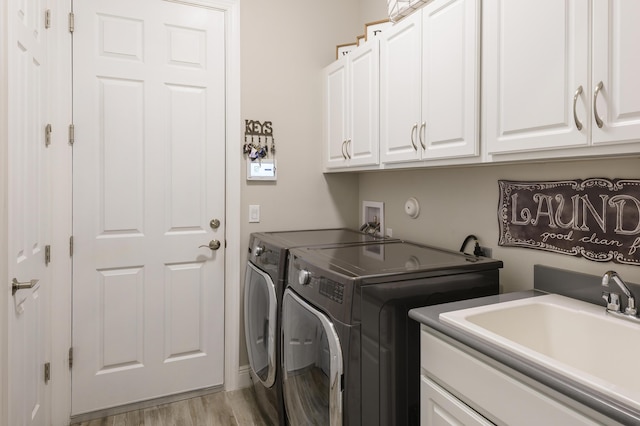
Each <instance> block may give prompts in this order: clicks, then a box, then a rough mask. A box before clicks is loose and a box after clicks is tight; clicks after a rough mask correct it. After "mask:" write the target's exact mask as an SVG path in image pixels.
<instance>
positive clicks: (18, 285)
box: [11, 278, 40, 296]
mask: <svg viewBox="0 0 640 426" xmlns="http://www.w3.org/2000/svg"><path fill="white" fill-rule="evenodd" d="M38 281H40V280H31V281H26V282H19V281H18V280H17V279H16V278H14V279H13V280H12V281H11V295H12V296H15V294H16V291H18V290H25V289H28V288H33V287H34V286H35V285H36V284H38Z"/></svg>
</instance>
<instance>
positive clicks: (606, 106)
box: [588, 0, 640, 144]
mask: <svg viewBox="0 0 640 426" xmlns="http://www.w3.org/2000/svg"><path fill="white" fill-rule="evenodd" d="M639 16H640V3H639V2H626V1H616V0H602V1H595V2H593V17H594V19H593V60H592V64H593V65H592V66H593V78H592V84H591V87H590V88H589V89H590V91H588V93H589V95H591V96H593V93H594V91H595V88H596V86H597V85H598V83H600V82H602V84H603V86H602V90H601V91H600V92H599V93H598V96H597V100H596V105H595V106H593V107H592V111H591V120H592V132H593V136H592V137H593V143H594V144H598V143H607V142H619V141H624V142H637V141H638V134H639V133H640V81H639V80H638V75H640V61H638V47H637V41H638V39H639V38H640V29H639V28H638V24H637V23H638V17H639ZM594 108H595V109H594ZM596 112H597V114H598V116H599V117H600V118H601V119H602V122H603V124H602V127H598V126H597V125H596V121H595V117H594V116H595V113H596Z"/></svg>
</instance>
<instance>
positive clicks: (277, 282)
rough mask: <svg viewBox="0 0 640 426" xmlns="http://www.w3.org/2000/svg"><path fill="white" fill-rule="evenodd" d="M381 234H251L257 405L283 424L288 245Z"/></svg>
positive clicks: (250, 330) (249, 332) (248, 297)
mask: <svg viewBox="0 0 640 426" xmlns="http://www.w3.org/2000/svg"><path fill="white" fill-rule="evenodd" d="M378 241H380V238H377V237H373V236H371V235H367V234H363V233H362V232H358V231H353V230H350V229H318V230H302V231H281V232H263V233H253V234H251V238H250V240H249V260H248V262H247V268H246V272H245V285H244V325H245V336H246V343H247V352H248V354H249V364H250V366H251V369H250V375H251V379H252V381H253V384H254V389H255V391H256V398H257V400H258V405H259V406H260V408H261V410H262V411H263V412H264V414H265V415H267V416H268V417H270V418H272V419H274V417H275V416H278V418H279V420H278V422H279V423H280V424H284V422H285V416H284V404H283V400H282V379H281V373H280V371H281V357H280V308H281V302H282V295H283V293H284V285H285V277H286V272H287V267H286V266H287V255H288V253H289V249H290V248H292V247H301V246H322V245H327V244H332V245H335V244H368V243H375V242H378Z"/></svg>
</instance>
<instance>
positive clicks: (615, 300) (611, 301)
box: [602, 291, 620, 312]
mask: <svg viewBox="0 0 640 426" xmlns="http://www.w3.org/2000/svg"><path fill="white" fill-rule="evenodd" d="M602 298H603V299H604V301H605V302H607V310H609V311H613V312H620V295H619V294H617V293H609V292H607V291H603V292H602Z"/></svg>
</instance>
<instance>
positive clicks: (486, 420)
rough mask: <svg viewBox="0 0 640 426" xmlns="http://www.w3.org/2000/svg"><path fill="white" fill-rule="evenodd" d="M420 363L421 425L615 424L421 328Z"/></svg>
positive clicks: (458, 344) (478, 354)
mask: <svg viewBox="0 0 640 426" xmlns="http://www.w3.org/2000/svg"><path fill="white" fill-rule="evenodd" d="M420 365H421V387H420V392H421V393H420V399H421V406H420V421H421V424H422V425H449V424H451V425H454V424H455V425H461V424H462V425H491V424H496V425H522V426H527V425H531V426H539V425H563V426H571V425H576V426H578V425H580V426H584V425H601V424H607V425H612V424H616V423H615V422H612V421H611V420H610V419H607V418H605V417H604V416H603V415H601V414H600V413H597V412H595V411H594V410H592V409H590V408H589V407H586V406H584V405H582V404H580V403H578V402H577V401H575V400H572V399H570V398H569V397H567V396H565V395H562V394H560V393H558V392H556V391H554V390H553V389H550V388H548V387H546V386H544V385H542V384H541V383H539V382H535V381H534V380H533V379H530V378H528V377H526V376H524V375H522V374H520V373H518V372H516V371H515V370H512V369H510V368H508V367H507V366H505V365H503V364H500V363H498V362H497V361H495V360H493V359H491V358H488V357H486V356H484V355H482V354H480V353H479V352H476V351H474V350H473V349H471V348H468V347H466V346H464V345H462V344H460V343H458V342H455V341H454V340H452V339H450V338H448V337H446V336H444V335H442V334H440V333H438V332H436V331H433V330H432V329H430V328H428V327H425V326H422V331H421V333H420Z"/></svg>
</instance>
